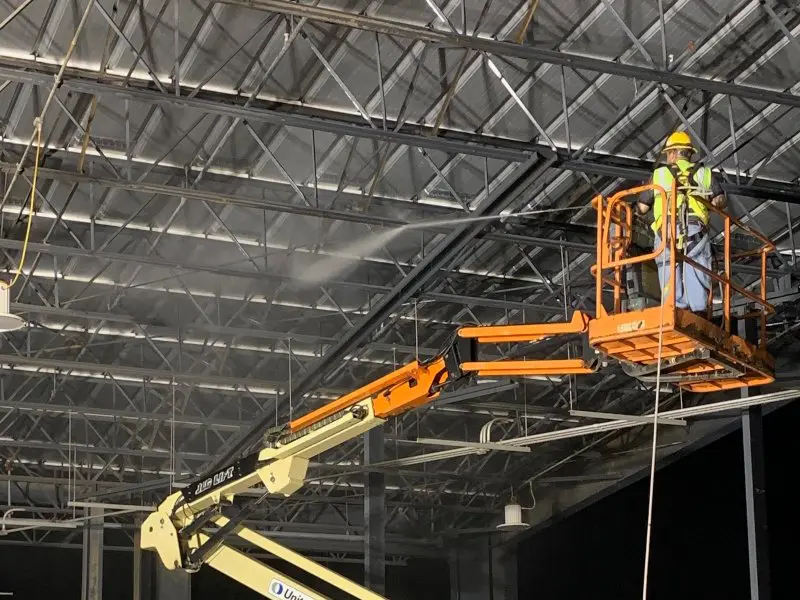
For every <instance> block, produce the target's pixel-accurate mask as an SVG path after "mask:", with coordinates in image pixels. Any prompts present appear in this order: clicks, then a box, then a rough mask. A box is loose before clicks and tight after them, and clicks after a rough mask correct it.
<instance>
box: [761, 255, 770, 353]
mask: <svg viewBox="0 0 800 600" xmlns="http://www.w3.org/2000/svg"><path fill="white" fill-rule="evenodd" d="M767 252H768V250H767V249H766V248H765V249H764V250H762V252H761V301H762V302H763V305H762V307H761V323H760V325H761V344H760V346H761V347H762V348H766V347H767Z"/></svg>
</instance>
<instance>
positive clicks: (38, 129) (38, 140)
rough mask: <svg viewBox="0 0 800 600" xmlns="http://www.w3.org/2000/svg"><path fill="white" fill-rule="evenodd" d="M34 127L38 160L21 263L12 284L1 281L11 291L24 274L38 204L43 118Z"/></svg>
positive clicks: (34, 170) (0, 283) (34, 169)
mask: <svg viewBox="0 0 800 600" xmlns="http://www.w3.org/2000/svg"><path fill="white" fill-rule="evenodd" d="M33 127H34V130H35V131H34V133H35V135H36V159H35V161H34V163H33V177H32V178H31V197H30V203H29V206H28V223H27V225H26V226H25V238H24V239H23V241H22V253H21V254H20V257H19V262H18V263H17V268H16V269H14V277H12V278H11V281H10V282H5V281H0V287H2V288H5V289H9V288H11V287H12V286H13V285H14V284H15V283H16V282H17V279H19V276H20V274H21V273H22V267H23V265H24V264H25V256H26V255H27V254H28V242H29V241H30V239H31V223H33V210H34V206H35V204H36V180H37V178H38V175H39V159H40V156H41V153H42V118H41V117H36V118H35V119H34V120H33Z"/></svg>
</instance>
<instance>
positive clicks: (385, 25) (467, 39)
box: [221, 0, 800, 107]
mask: <svg viewBox="0 0 800 600" xmlns="http://www.w3.org/2000/svg"><path fill="white" fill-rule="evenodd" d="M221 1H222V2H224V3H225V4H233V5H237V6H245V7H248V8H253V9H258V10H264V11H269V12H274V13H279V14H283V15H293V16H297V17H305V18H308V19H311V20H314V21H322V22H324V23H330V24H332V25H339V26H342V27H348V28H354V29H362V30H364V31H372V32H376V33H382V34H386V35H391V36H396V37H402V38H406V39H411V40H415V41H423V42H428V43H431V44H439V45H442V46H445V47H455V48H466V49H468V50H473V51H476V52H485V53H488V54H494V55H497V56H505V57H508V58H519V59H523V60H525V61H531V62H538V63H545V64H551V65H558V66H562V67H569V68H571V69H576V70H581V71H593V72H595V73H607V74H609V75H619V76H621V77H628V78H632V79H637V80H639V81H653V82H656V83H661V84H664V85H668V86H671V87H676V88H685V89H690V90H703V91H705V92H711V93H712V94H727V95H731V96H737V97H739V98H748V99H751V100H758V101H759V102H771V103H774V104H781V105H785V106H793V107H800V96H797V95H795V94H789V93H786V92H778V91H775V90H772V89H769V88H763V87H757V86H750V85H741V84H737V83H730V82H727V81H720V80H717V79H709V78H705V77H698V76H694V75H684V74H681V73H677V72H674V71H669V70H662V69H658V68H655V67H641V66H637V65H630V64H624V63H621V62H617V61H614V60H608V59H603V58H595V57H592V56H587V55H584V54H573V53H570V52H563V51H558V50H549V49H546V48H542V47H538V46H531V45H528V44H515V43H511V42H503V41H499V40H495V39H491V38H488V37H477V36H470V35H461V34H458V33H456V32H451V31H443V30H439V29H432V28H428V27H422V26H419V25H412V24H409V23H402V22H400V21H398V20H390V19H388V18H384V17H377V16H373V15H366V14H363V13H359V14H356V13H351V12H346V11H343V10H338V9H334V8H326V7H321V6H315V5H312V4H304V3H299V2H291V1H289V0H221Z"/></svg>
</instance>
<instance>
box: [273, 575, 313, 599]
mask: <svg viewBox="0 0 800 600" xmlns="http://www.w3.org/2000/svg"><path fill="white" fill-rule="evenodd" d="M269 593H270V594H272V596H274V597H275V598H280V599H281V600H317V599H316V598H314V597H312V596H308V595H306V594H303V593H302V592H299V591H297V590H296V589H294V588H293V587H292V586H290V585H286V584H285V583H283V582H282V581H280V580H279V579H273V580H272V581H271V582H270V584H269Z"/></svg>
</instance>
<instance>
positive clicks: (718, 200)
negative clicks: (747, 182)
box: [711, 194, 728, 208]
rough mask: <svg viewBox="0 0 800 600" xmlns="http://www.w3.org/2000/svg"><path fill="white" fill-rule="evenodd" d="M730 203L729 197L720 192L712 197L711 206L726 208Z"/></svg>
mask: <svg viewBox="0 0 800 600" xmlns="http://www.w3.org/2000/svg"><path fill="white" fill-rule="evenodd" d="M727 204H728V199H727V198H726V197H725V195H724V194H720V195H719V196H714V197H713V198H712V199H711V206H713V207H714V208H725V206H726V205H727Z"/></svg>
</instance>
